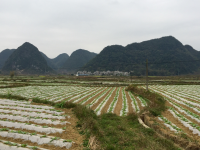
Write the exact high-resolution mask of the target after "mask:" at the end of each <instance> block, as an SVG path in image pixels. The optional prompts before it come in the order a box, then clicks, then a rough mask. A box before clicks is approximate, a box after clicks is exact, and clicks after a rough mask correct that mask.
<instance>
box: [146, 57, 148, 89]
mask: <svg viewBox="0 0 200 150" xmlns="http://www.w3.org/2000/svg"><path fill="white" fill-rule="evenodd" d="M146 90H147V91H148V59H147V60H146Z"/></svg>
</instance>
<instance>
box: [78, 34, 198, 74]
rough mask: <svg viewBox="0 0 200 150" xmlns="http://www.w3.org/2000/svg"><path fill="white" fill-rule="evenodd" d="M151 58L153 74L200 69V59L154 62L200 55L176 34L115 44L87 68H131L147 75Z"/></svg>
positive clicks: (192, 57) (133, 71)
mask: <svg viewBox="0 0 200 150" xmlns="http://www.w3.org/2000/svg"><path fill="white" fill-rule="evenodd" d="M146 59H148V62H149V63H150V64H149V74H150V75H179V74H190V73H191V74H192V73H195V72H196V71H198V70H199V67H198V66H199V65H200V63H198V62H197V63H194V64H191V63H189V62H188V63H187V64H186V63H185V64H183V63H182V64H178V63H174V64H171V65H170V64H160V65H159V64H153V63H162V62H169V61H170V62H175V61H191V60H197V59H200V52H198V51H196V50H194V49H193V48H192V47H191V46H186V47H185V46H184V45H183V44H182V43H181V42H180V41H178V40H177V39H176V38H174V37H173V36H166V37H161V38H157V39H151V40H148V41H143V42H141V43H131V44H128V45H127V46H121V45H111V46H107V47H105V48H104V49H103V50H102V51H101V52H100V54H99V55H97V56H96V57H95V58H94V59H92V60H91V61H90V62H88V63H87V64H86V65H85V66H84V67H83V68H82V70H86V71H97V70H98V71H106V70H110V71H114V70H120V71H128V72H132V74H133V75H145V73H146V68H145V62H146Z"/></svg>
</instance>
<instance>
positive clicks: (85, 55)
mask: <svg viewBox="0 0 200 150" xmlns="http://www.w3.org/2000/svg"><path fill="white" fill-rule="evenodd" d="M96 55H97V54H96V53H92V52H89V51H87V50H83V49H78V50H76V51H74V52H73V53H72V54H71V55H70V57H69V58H68V59H67V61H66V62H65V63H64V64H63V66H62V69H63V70H66V72H68V73H76V71H78V70H79V69H80V68H81V67H83V66H84V65H85V64H86V63H87V62H89V61H90V60H91V59H93V58H94V57H95V56H96Z"/></svg>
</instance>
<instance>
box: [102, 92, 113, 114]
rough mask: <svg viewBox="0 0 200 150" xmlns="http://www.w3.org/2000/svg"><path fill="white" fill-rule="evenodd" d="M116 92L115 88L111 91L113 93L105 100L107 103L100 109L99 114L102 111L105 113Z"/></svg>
mask: <svg viewBox="0 0 200 150" xmlns="http://www.w3.org/2000/svg"><path fill="white" fill-rule="evenodd" d="M116 93H117V88H116V89H115V90H114V91H113V93H112V95H111V96H110V98H109V100H108V101H107V103H106V104H105V106H104V107H103V109H102V110H101V114H102V113H107V111H108V108H109V106H110V104H111V103H112V101H113V100H114V98H115V95H116Z"/></svg>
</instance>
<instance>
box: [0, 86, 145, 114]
mask: <svg viewBox="0 0 200 150" xmlns="http://www.w3.org/2000/svg"><path fill="white" fill-rule="evenodd" d="M0 94H2V95H7V94H11V95H19V96H22V97H25V98H27V99H31V98H39V99H42V100H48V101H52V102H56V103H57V102H67V101H68V102H73V103H78V104H81V105H85V106H87V107H90V108H91V109H93V110H94V111H95V112H96V114H97V115H100V114H102V113H107V112H108V113H115V114H117V115H119V116H126V115H127V114H128V113H132V112H136V113H139V112H140V110H142V109H143V108H144V107H146V105H147V103H146V101H145V100H143V99H142V98H141V97H136V96H134V95H133V94H132V93H131V92H127V91H126V90H125V87H81V86H27V87H17V88H5V89H2V90H1V91H0ZM3 107H5V106H3ZM3 107H2V106H1V105H0V108H3ZM12 107H13V106H12Z"/></svg>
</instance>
